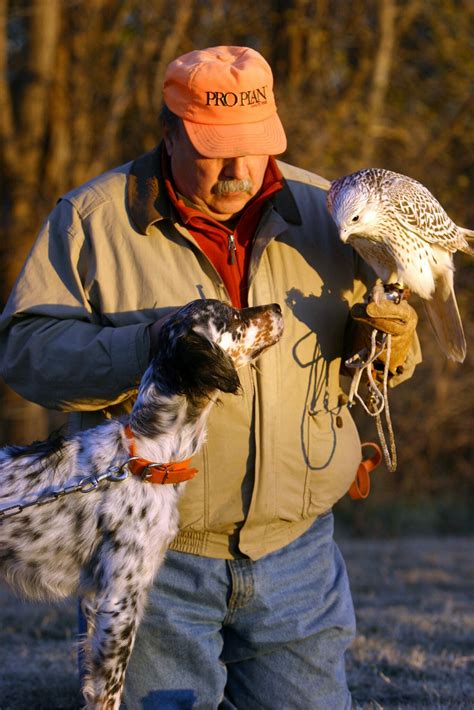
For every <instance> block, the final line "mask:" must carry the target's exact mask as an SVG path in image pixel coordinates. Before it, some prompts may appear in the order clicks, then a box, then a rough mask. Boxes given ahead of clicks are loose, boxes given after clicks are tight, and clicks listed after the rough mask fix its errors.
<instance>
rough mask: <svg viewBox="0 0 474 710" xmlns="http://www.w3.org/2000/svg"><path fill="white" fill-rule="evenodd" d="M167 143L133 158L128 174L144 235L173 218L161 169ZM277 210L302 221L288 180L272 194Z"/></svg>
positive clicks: (291, 219)
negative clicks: (159, 223)
mask: <svg viewBox="0 0 474 710" xmlns="http://www.w3.org/2000/svg"><path fill="white" fill-rule="evenodd" d="M162 150H164V148H163V144H162V143H160V145H158V146H157V148H155V149H154V150H152V151H150V152H149V153H145V155H141V156H140V157H139V158H137V159H136V160H134V161H133V163H132V165H131V168H130V172H129V174H128V176H127V200H128V208H129V211H130V216H131V218H132V221H133V223H134V224H135V226H136V227H137V229H138V231H139V232H140V233H141V234H149V233H150V227H152V226H153V225H154V224H155V223H156V222H159V221H160V220H162V219H173V218H174V210H173V207H172V205H171V203H170V201H169V199H168V196H167V193H166V188H165V184H164V180H163V176H162V172H161V151H162ZM271 201H272V202H273V205H274V208H275V210H276V211H277V212H278V213H279V214H280V215H281V217H283V219H284V220H285V221H286V222H290V223H292V224H301V216H300V213H299V210H298V207H297V205H296V202H295V200H294V197H293V195H292V194H291V191H290V189H289V187H288V184H287V182H286V180H285V179H283V189H282V190H279V192H277V193H275V195H273V196H272V198H271Z"/></svg>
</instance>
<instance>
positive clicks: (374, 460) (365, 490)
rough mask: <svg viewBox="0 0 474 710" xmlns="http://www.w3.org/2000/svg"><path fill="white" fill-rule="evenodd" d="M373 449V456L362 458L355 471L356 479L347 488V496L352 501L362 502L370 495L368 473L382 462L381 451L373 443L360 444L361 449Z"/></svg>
mask: <svg viewBox="0 0 474 710" xmlns="http://www.w3.org/2000/svg"><path fill="white" fill-rule="evenodd" d="M367 448H370V449H373V451H374V454H373V455H372V456H371V457H369V458H363V459H362V461H361V462H360V464H359V468H358V469H357V473H356V477H355V480H354V482H353V484H352V485H351V487H350V488H349V495H350V497H351V498H352V499H354V500H363V499H364V498H367V496H368V495H369V493H370V472H371V471H374V470H375V469H376V468H377V466H379V464H380V463H381V461H382V451H381V449H380V446H378V444H376V443H375V442H373V441H367V442H366V443H364V444H362V450H363V449H367Z"/></svg>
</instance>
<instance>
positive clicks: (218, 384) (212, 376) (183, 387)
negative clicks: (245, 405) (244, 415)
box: [157, 332, 240, 396]
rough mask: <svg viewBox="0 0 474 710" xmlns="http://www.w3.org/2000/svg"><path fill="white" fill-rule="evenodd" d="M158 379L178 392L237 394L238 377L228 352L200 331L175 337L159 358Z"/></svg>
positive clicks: (191, 394) (238, 388)
mask: <svg viewBox="0 0 474 710" xmlns="http://www.w3.org/2000/svg"><path fill="white" fill-rule="evenodd" d="M157 367H158V368H159V371H160V373H159V374H160V379H161V378H162V377H165V378H166V380H167V383H168V385H169V387H170V389H172V390H173V391H175V392H176V393H177V394H185V395H188V396H193V395H207V394H210V393H211V392H213V391H214V390H220V391H221V392H229V393H230V394H237V392H238V391H239V390H240V380H239V376H238V375H237V371H236V369H235V367H234V363H233V362H232V359H231V358H230V356H229V355H228V354H227V353H226V352H224V350H222V348H219V347H218V346H216V345H214V344H213V343H210V342H209V340H207V338H204V337H203V336H202V335H199V333H195V332H191V333H188V334H187V335H183V336H181V337H178V338H177V339H176V342H175V343H174V346H173V348H172V349H171V350H170V351H168V353H167V355H166V358H158V362H157Z"/></svg>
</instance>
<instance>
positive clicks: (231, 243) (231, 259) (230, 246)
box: [227, 234, 236, 264]
mask: <svg viewBox="0 0 474 710" xmlns="http://www.w3.org/2000/svg"><path fill="white" fill-rule="evenodd" d="M227 245H228V247H227V248H228V251H229V262H230V263H231V264H235V252H236V248H235V239H234V235H233V234H228V235H227Z"/></svg>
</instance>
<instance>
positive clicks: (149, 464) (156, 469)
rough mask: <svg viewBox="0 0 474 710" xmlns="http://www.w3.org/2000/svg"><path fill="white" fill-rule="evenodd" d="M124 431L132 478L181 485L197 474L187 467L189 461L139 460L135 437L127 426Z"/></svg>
mask: <svg viewBox="0 0 474 710" xmlns="http://www.w3.org/2000/svg"><path fill="white" fill-rule="evenodd" d="M124 431H125V434H126V436H127V439H128V450H129V453H130V457H131V458H130V460H129V461H128V462H127V467H128V469H129V471H130V473H133V475H134V476H140V478H141V479H142V480H143V481H146V482H147V483H156V484H164V483H183V482H184V481H189V479H190V478H194V476H195V475H196V473H197V472H198V470H197V468H191V467H190V466H189V464H190V462H191V459H185V460H184V461H170V462H169V463H155V462H153V461H147V460H146V459H142V458H140V457H139V456H137V453H136V446H135V436H134V434H133V431H132V430H131V428H130V425H129V424H127V425H126V426H125V427H124Z"/></svg>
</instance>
